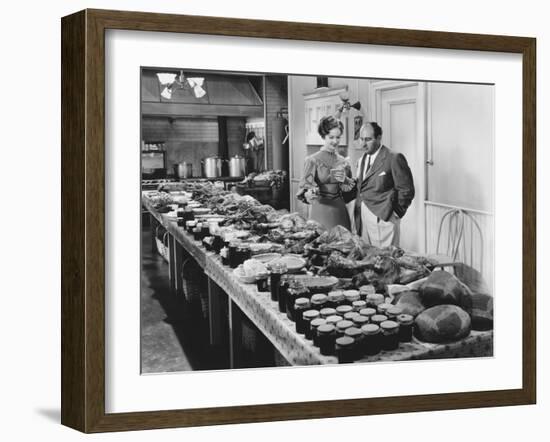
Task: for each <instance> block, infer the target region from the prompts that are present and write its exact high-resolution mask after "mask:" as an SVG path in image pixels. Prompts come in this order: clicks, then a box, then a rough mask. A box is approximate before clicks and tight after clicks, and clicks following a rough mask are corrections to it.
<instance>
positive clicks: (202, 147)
mask: <svg viewBox="0 0 550 442" xmlns="http://www.w3.org/2000/svg"><path fill="white" fill-rule="evenodd" d="M227 133H228V134H227V136H228V151H229V156H232V155H236V154H241V155H242V143H243V140H244V135H245V119H244V118H237V117H230V118H227ZM142 139H143V140H144V141H145V142H147V141H164V142H165V143H166V158H167V160H166V165H167V168H168V170H167V172H168V174H170V175H171V174H173V170H174V169H173V164H174V163H179V162H182V161H191V162H192V163H193V175H194V176H200V174H201V160H202V159H203V158H206V157H208V156H211V155H218V141H219V140H218V121H217V119H216V118H177V119H173V120H170V119H168V118H143V120H142Z"/></svg>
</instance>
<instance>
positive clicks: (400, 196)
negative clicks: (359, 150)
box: [354, 122, 414, 247]
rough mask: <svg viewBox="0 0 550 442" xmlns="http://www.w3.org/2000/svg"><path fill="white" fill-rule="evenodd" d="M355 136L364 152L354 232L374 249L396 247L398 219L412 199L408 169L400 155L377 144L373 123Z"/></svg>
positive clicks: (379, 132) (377, 131)
mask: <svg viewBox="0 0 550 442" xmlns="http://www.w3.org/2000/svg"><path fill="white" fill-rule="evenodd" d="M359 136H360V142H361V145H362V147H363V148H364V149H365V153H364V154H363V156H362V157H361V158H360V159H359V162H358V167H357V195H356V199H355V208H354V219H355V231H356V233H357V235H360V236H361V237H362V238H363V239H364V240H365V241H367V242H368V243H369V244H372V245H374V246H377V247H387V246H389V245H394V246H398V245H399V228H400V224H401V218H403V216H404V215H405V213H406V211H407V208H408V207H409V206H410V204H411V201H412V199H413V198H414V183H413V177H412V173H411V170H410V169H409V165H408V164H407V160H406V159H405V157H404V156H403V154H400V153H397V152H393V151H392V150H391V149H389V148H388V147H386V146H384V145H382V144H381V139H382V128H381V127H380V126H379V125H378V124H377V123H375V122H369V123H365V124H364V125H363V126H362V127H361V131H360V135H359Z"/></svg>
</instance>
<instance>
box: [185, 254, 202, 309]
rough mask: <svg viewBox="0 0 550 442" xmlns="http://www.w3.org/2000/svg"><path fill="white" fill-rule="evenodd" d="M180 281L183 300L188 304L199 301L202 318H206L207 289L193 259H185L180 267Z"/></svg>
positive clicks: (200, 271)
mask: <svg viewBox="0 0 550 442" xmlns="http://www.w3.org/2000/svg"><path fill="white" fill-rule="evenodd" d="M181 281H182V289H183V294H184V296H185V299H186V301H187V302H189V303H193V302H197V301H200V303H201V309H202V314H203V317H204V318H207V317H208V288H207V281H206V278H205V276H204V273H203V272H202V270H201V267H200V266H199V265H198V264H197V262H196V261H195V260H194V259H193V258H187V259H186V260H185V261H184V262H183V264H182V266H181Z"/></svg>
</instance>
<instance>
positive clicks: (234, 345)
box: [227, 296, 242, 368]
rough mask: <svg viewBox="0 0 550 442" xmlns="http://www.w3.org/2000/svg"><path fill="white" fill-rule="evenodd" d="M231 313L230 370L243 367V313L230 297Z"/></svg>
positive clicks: (229, 310) (229, 309)
mask: <svg viewBox="0 0 550 442" xmlns="http://www.w3.org/2000/svg"><path fill="white" fill-rule="evenodd" d="M227 299H228V302H229V304H228V307H229V308H228V312H229V368H240V367H242V358H241V356H242V316H241V315H242V313H241V310H240V309H239V307H238V306H237V304H235V303H234V302H233V301H232V300H231V298H230V297H229V296H228V297H227Z"/></svg>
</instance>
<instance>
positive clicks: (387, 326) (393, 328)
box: [380, 321, 399, 331]
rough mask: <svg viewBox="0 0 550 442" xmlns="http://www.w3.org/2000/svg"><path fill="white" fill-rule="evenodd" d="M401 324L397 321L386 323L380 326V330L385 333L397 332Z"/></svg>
mask: <svg viewBox="0 0 550 442" xmlns="http://www.w3.org/2000/svg"><path fill="white" fill-rule="evenodd" d="M398 327H399V324H398V323H397V322H395V321H384V322H382V323H381V324H380V328H381V329H382V330H385V331H396V330H397V328H398Z"/></svg>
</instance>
